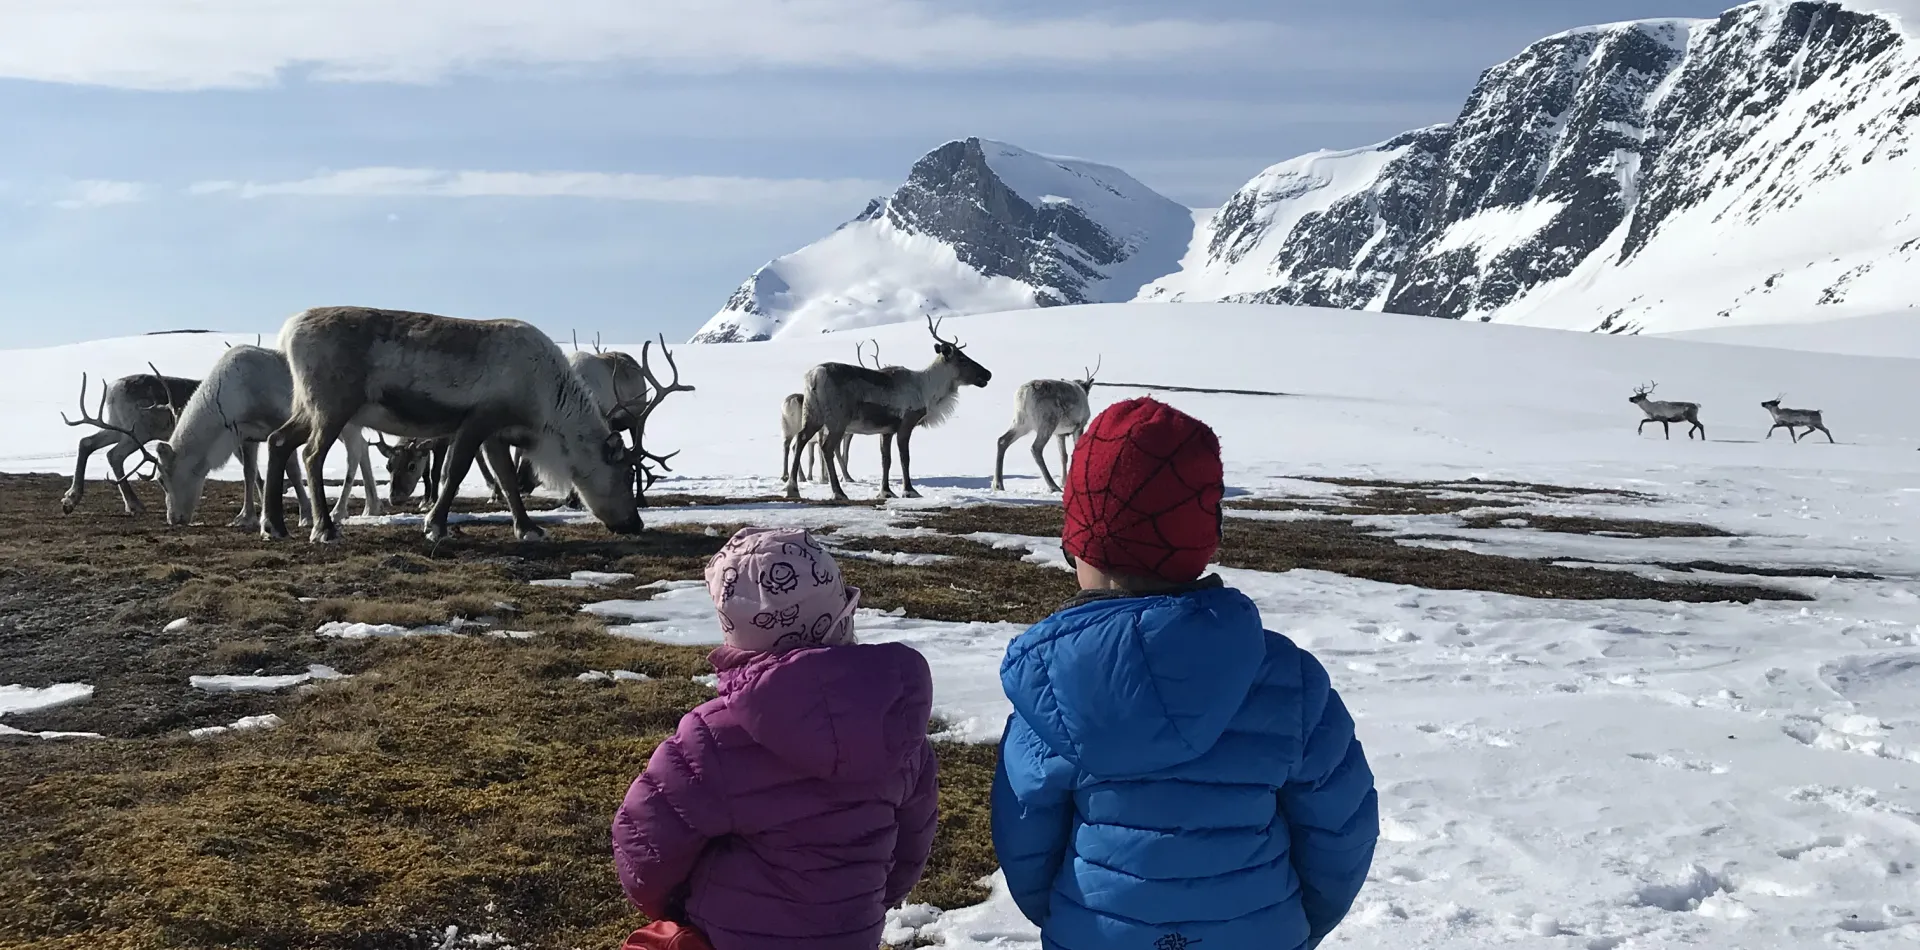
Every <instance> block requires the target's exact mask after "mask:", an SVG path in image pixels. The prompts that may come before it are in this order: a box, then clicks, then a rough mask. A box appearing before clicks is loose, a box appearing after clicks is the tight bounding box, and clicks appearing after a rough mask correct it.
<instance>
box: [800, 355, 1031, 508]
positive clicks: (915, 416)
mask: <svg viewBox="0 0 1920 950" xmlns="http://www.w3.org/2000/svg"><path fill="white" fill-rule="evenodd" d="M927 332H928V333H930V334H932V335H933V353H934V358H933V362H932V363H929V364H927V368H926V369H920V370H914V369H908V368H906V367H904V366H889V367H887V368H885V369H878V370H875V369H868V368H866V367H865V366H849V365H848V364H846V363H821V364H820V365H818V366H815V367H814V368H812V369H810V370H807V375H806V385H805V387H803V390H802V395H803V402H802V408H803V410H804V412H803V415H804V417H805V421H804V425H802V427H801V429H800V436H799V443H798V446H797V447H796V448H795V449H794V457H793V462H792V464H790V465H788V466H787V497H788V498H791V499H796V500H797V499H798V498H799V497H800V483H799V476H800V452H801V451H803V450H804V449H805V447H806V445H807V443H808V442H810V441H811V440H812V439H813V438H814V437H815V436H816V435H820V434H821V433H824V439H825V441H824V442H822V443H821V444H822V445H839V444H841V441H842V440H843V439H845V438H846V436H847V434H848V433H850V432H852V433H860V434H866V435H879V436H880V437H881V438H880V496H881V497H882V498H890V497H893V489H892V487H891V486H890V485H889V484H888V482H889V479H890V471H891V468H892V465H893V453H892V448H891V444H890V439H891V440H893V441H898V442H899V444H900V487H901V494H903V495H905V496H906V497H908V498H918V497H920V493H919V492H917V491H914V488H913V473H912V468H911V466H912V460H911V456H910V455H909V449H908V445H909V443H910V442H911V440H912V438H913V430H914V429H915V428H917V427H919V426H922V425H925V426H937V425H939V424H940V423H942V422H945V421H946V419H947V417H948V416H950V415H952V414H953V408H954V406H955V405H956V404H957V403H958V402H959V400H960V387H961V386H963V385H964V386H979V387H982V388H984V387H985V386H986V385H987V383H988V382H989V381H991V380H992V379H993V374H992V373H991V372H989V371H988V370H987V368H986V367H984V366H981V365H980V364H979V363H976V362H974V361H973V359H972V357H969V356H967V354H966V353H965V352H964V347H962V346H961V344H960V343H959V341H957V340H947V339H944V338H942V337H941V336H940V325H939V324H938V323H937V322H935V321H934V319H933V318H932V317H928V318H927ZM827 479H828V481H829V482H831V483H832V485H833V497H835V498H837V499H840V500H842V501H844V500H846V498H847V493H846V490H845V489H843V488H841V487H840V473H839V472H837V471H835V470H834V467H833V466H832V465H828V466H827Z"/></svg>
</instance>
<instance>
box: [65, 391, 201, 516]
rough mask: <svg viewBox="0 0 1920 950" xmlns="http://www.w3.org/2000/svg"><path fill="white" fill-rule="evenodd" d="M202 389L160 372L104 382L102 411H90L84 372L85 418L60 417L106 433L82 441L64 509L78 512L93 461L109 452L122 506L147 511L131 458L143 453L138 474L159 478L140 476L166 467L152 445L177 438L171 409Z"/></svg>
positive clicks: (132, 511) (133, 512)
mask: <svg viewBox="0 0 1920 950" xmlns="http://www.w3.org/2000/svg"><path fill="white" fill-rule="evenodd" d="M199 385H200V381H199V380H197V379H181V378H179V377H175V376H161V375H159V371H158V370H155V371H154V372H153V373H136V374H134V375H132V376H122V377H120V378H119V379H116V380H114V381H113V382H112V383H111V384H109V383H105V382H102V383H101V384H100V405H99V408H97V409H95V410H94V411H93V412H92V413H88V412H87V388H88V387H87V375H86V374H85V373H82V374H80V418H79V419H78V420H73V419H68V418H67V417H66V414H65V413H62V414H61V416H60V419H61V421H63V422H65V423H66V424H67V425H70V426H87V425H90V426H93V427H94V428H96V429H98V430H100V431H98V432H95V433H93V434H92V435H89V436H87V437H85V438H83V439H81V440H80V458H79V461H78V462H77V463H76V464H75V465H74V469H73V484H72V485H71V486H70V487H68V489H67V493H66V495H65V496H63V497H62V498H61V499H60V510H61V511H63V512H65V513H67V514H73V512H74V510H75V509H77V508H79V507H80V499H82V498H83V497H85V496H86V493H87V461H88V459H90V458H91V457H92V456H93V453H95V452H98V451H100V450H101V449H106V450H108V451H107V467H108V468H110V469H112V470H113V482H114V487H116V488H118V489H120V503H121V505H123V506H124V507H125V508H126V510H127V514H129V515H138V514H143V513H145V512H146V510H147V506H146V505H144V504H141V502H140V498H139V496H137V495H135V494H134V493H133V486H131V485H129V484H127V481H128V477H129V476H128V473H127V471H126V469H125V466H126V462H127V458H128V457H129V456H131V455H133V454H134V453H135V452H138V453H140V455H141V457H142V458H141V461H140V465H136V466H135V467H134V472H133V475H134V476H135V477H140V478H151V477H152V476H153V473H152V471H149V472H148V474H146V475H144V476H143V475H140V472H139V470H140V466H141V465H152V466H154V467H155V468H157V467H158V466H159V464H160V462H159V460H158V459H156V458H154V457H153V453H151V452H149V451H147V443H149V442H157V441H159V440H161V439H165V438H167V437H168V436H170V435H172V434H173V423H174V417H173V412H172V411H171V410H170V409H169V408H168V407H169V406H174V405H179V404H180V403H184V402H186V401H187V400H188V399H189V398H191V397H192V396H193V391H194V389H195V388H196V387H198V386H199Z"/></svg>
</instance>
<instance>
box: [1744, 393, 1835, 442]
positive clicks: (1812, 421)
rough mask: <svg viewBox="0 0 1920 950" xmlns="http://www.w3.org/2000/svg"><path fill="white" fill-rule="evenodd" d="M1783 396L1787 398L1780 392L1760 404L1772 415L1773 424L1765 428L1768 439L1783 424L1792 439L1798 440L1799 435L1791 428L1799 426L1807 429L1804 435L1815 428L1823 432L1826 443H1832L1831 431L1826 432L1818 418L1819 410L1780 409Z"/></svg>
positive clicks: (1824, 425)
mask: <svg viewBox="0 0 1920 950" xmlns="http://www.w3.org/2000/svg"><path fill="white" fill-rule="evenodd" d="M1785 398H1787V394H1786V393H1781V394H1780V395H1778V396H1775V397H1773V398H1772V399H1769V400H1767V401H1766V402H1763V403H1761V404H1760V407H1761V408H1763V409H1765V410H1767V412H1768V413H1770V414H1771V415H1772V416H1773V425H1772V427H1771V428H1768V429H1767V438H1769V439H1771V438H1773V430H1774V429H1778V428H1780V427H1782V426H1785V427H1786V430H1787V435H1789V436H1792V437H1793V441H1795V442H1799V441H1800V436H1798V435H1794V432H1793V430H1794V427H1796V426H1801V427H1804V428H1805V429H1806V430H1807V431H1806V433H1805V434H1806V435H1812V434H1813V432H1814V430H1815V429H1818V430H1820V431H1821V432H1825V433H1826V436H1827V442H1828V444H1832V442H1833V433H1831V432H1827V425H1826V423H1825V422H1823V421H1821V419H1820V410H1818V409H1782V408H1780V400H1782V399H1785Z"/></svg>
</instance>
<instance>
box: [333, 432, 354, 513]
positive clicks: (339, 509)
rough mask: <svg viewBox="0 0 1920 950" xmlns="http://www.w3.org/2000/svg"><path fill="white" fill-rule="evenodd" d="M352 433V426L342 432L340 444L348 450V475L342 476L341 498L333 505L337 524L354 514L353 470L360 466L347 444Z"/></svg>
mask: <svg viewBox="0 0 1920 950" xmlns="http://www.w3.org/2000/svg"><path fill="white" fill-rule="evenodd" d="M352 431H353V427H352V426H348V427H346V428H344V429H341V430H340V442H341V444H342V445H343V446H346V449H347V471H346V474H344V475H342V476H340V498H339V499H338V500H337V501H335V502H334V503H333V520H334V522H335V523H338V522H342V521H345V520H347V519H348V518H349V517H351V516H352V514H353V511H352V507H353V481H354V478H353V470H354V466H355V465H356V464H358V460H356V459H355V458H354V456H353V448H352V447H351V446H350V445H348V444H347V439H348V438H349V436H348V433H350V432H352Z"/></svg>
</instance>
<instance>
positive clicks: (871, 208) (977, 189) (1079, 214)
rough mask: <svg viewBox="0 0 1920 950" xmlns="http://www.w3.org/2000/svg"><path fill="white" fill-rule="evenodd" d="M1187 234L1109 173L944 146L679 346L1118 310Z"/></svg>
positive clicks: (1006, 150) (965, 145)
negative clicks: (928, 320)
mask: <svg viewBox="0 0 1920 950" xmlns="http://www.w3.org/2000/svg"><path fill="white" fill-rule="evenodd" d="M1192 228H1193V222H1192V216H1191V213H1190V212H1189V211H1188V210H1187V209H1186V208H1184V207H1181V206H1180V205H1178V204H1175V203H1174V202H1172V201H1170V200H1168V199H1166V198H1164V197H1162V196H1160V195H1158V194H1156V193H1154V192H1153V191H1152V190H1150V189H1148V188H1147V187H1146V186H1144V185H1142V184H1140V183H1139V182H1137V181H1135V180H1133V179H1132V178H1131V177H1128V176H1127V175H1126V174H1125V173H1124V172H1121V171H1120V170H1118V169H1115V168H1110V167H1107V166H1103V165H1095V164H1092V163H1090V162H1082V161H1077V160H1072V159H1057V158H1049V157H1047V156H1042V155H1037V154H1034V153H1032V152H1028V151H1025V150H1023V149H1019V148H1016V147H1014V146H1011V145H1006V144H1004V143H1000V142H993V141H988V140H982V139H978V138H969V139H962V140H957V141H952V142H948V143H946V144H945V145H942V146H940V147H939V148H936V149H934V150H933V151H931V152H928V153H927V154H926V155H925V156H923V157H922V158H921V159H920V160H919V161H918V162H915V163H914V166H913V169H912V171H911V172H910V173H909V174H908V176H907V181H906V183H905V184H903V185H901V186H900V189H899V190H898V191H895V192H894V193H893V194H892V195H891V196H888V197H886V198H876V199H874V200H873V201H872V202H869V203H868V205H867V207H866V210H864V211H862V212H861V213H860V215H859V216H858V217H856V218H854V219H853V220H852V221H850V222H848V223H846V224H844V225H841V226H840V227H839V228H838V229H836V230H835V231H834V233H833V234H831V235H829V236H828V237H826V238H824V239H822V240H821V241H819V242H817V243H815V244H812V245H809V246H807V247H806V248H802V249H801V250H799V251H797V252H795V253H793V254H790V255H787V256H786V257H782V258H779V259H778V260H775V261H772V262H769V263H768V264H767V265H766V266H764V267H762V268H760V270H758V271H756V272H755V273H754V275H753V276H752V277H749V278H748V279H747V281H746V282H745V283H743V284H742V285H741V286H740V288H739V289H738V290H736V291H735V292H734V293H733V296H732V297H730V298H729V299H728V300H727V304H726V306H725V307H723V308H722V309H721V311H720V312H719V313H718V314H716V315H715V316H714V317H713V319H712V320H710V321H709V322H708V323H707V325H706V326H705V327H703V328H702V329H701V330H700V332H699V333H698V334H696V335H695V336H694V337H693V341H694V342H697V343H724V342H740V341H749V340H764V339H770V338H772V337H774V336H778V335H781V334H783V333H789V332H803V333H804V332H821V331H824V330H832V329H843V328H848V327H859V326H870V325H874V324H880V323H897V322H901V321H907V320H918V319H921V318H922V317H923V316H928V315H931V316H936V317H937V316H945V315H949V314H957V313H979V312H984V311H988V310H999V309H1013V308H1020V307H1034V306H1040V307H1046V306H1055V305H1059V304H1073V303H1095V302H1103V301H1114V300H1127V299H1130V298H1132V297H1133V296H1134V295H1135V294H1136V293H1138V291H1139V290H1140V288H1141V286H1142V285H1144V284H1145V283H1146V282H1147V281H1149V280H1151V279H1153V278H1155V277H1159V276H1162V275H1164V274H1166V273H1168V272H1170V271H1172V270H1173V269H1174V267H1175V266H1176V264H1177V262H1178V261H1179V258H1180V254H1181V253H1182V252H1184V251H1185V249H1186V245H1187V241H1188V239H1189V238H1190V236H1191V232H1192Z"/></svg>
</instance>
